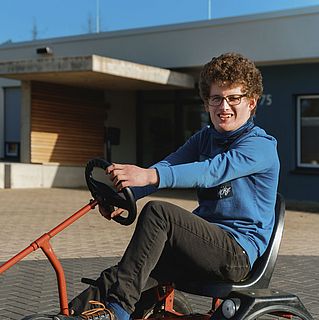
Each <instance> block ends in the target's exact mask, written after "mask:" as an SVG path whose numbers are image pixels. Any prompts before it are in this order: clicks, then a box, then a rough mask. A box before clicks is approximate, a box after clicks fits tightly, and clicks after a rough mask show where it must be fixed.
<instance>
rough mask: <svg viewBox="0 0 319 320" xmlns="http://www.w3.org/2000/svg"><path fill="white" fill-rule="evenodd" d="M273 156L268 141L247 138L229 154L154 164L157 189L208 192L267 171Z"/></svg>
mask: <svg viewBox="0 0 319 320" xmlns="http://www.w3.org/2000/svg"><path fill="white" fill-rule="evenodd" d="M275 155H276V141H275V139H274V138H271V137H263V136H249V137H247V138H245V139H244V140H242V141H240V142H238V143H237V144H236V145H234V146H233V147H232V148H231V149H230V150H228V151H226V152H223V153H221V154H218V155H216V156H215V157H214V158H209V159H207V160H204V161H200V162H198V161H196V162H191V163H186V164H173V165H170V166H163V165H160V163H159V164H156V165H155V166H154V167H155V168H156V169H157V171H158V174H159V178H160V183H159V188H211V187H215V186H217V185H220V184H222V183H224V182H227V181H231V180H233V179H236V178H240V177H243V176H247V175H251V174H254V173H258V172H263V171H267V170H268V168H269V167H271V166H272V164H273V161H274V160H275Z"/></svg>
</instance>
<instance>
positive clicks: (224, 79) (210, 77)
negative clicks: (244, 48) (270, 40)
mask: <svg viewBox="0 0 319 320" xmlns="http://www.w3.org/2000/svg"><path fill="white" fill-rule="evenodd" d="M212 83H216V84H217V85H218V86H221V87H222V86H225V85H227V86H237V85H242V91H243V92H244V93H245V94H246V95H247V97H248V98H256V99H258V98H259V97H260V96H261V95H262V93H263V84H262V76H261V72H260V71H259V70H258V69H257V68H256V66H255V64H254V63H253V62H252V61H251V60H249V59H247V58H245V57H244V56H242V55H241V54H239V53H233V52H230V53H225V54H222V55H220V56H218V57H215V58H213V59H212V60H211V61H210V62H208V63H207V64H205V65H204V67H203V69H202V71H201V73H200V77H199V94H200V97H201V98H202V100H203V101H204V103H205V105H206V103H207V100H208V98H209V94H210V89H211V85H212Z"/></svg>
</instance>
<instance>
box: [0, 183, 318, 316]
mask: <svg viewBox="0 0 319 320" xmlns="http://www.w3.org/2000/svg"><path fill="white" fill-rule="evenodd" d="M89 199H90V194H89V192H88V191H86V190H73V189H15V190H10V189H4V190H0V203H1V209H0V226H1V232H0V264H2V263H3V262H5V261H6V260H8V259H9V258H11V257H12V256H13V255H14V254H16V253H18V252H19V251H21V250H22V249H24V248H25V247H27V246H28V245H29V244H30V243H31V242H32V241H34V240H35V239H36V238H38V237H39V236H40V235H42V234H43V233H45V232H47V231H49V230H50V229H52V228H53V227H55V226H56V225H57V224H58V223H60V222H61V221H62V220H64V219H66V218H67V217H68V216H70V215H71V214H72V213H74V212H75V211H77V210H78V209H80V208H81V207H83V206H84V205H86V204H87V203H88V201H89ZM151 199H161V200H166V201H171V202H173V203H175V204H177V205H180V206H183V207H184V208H186V209H188V210H192V209H193V208H194V207H195V206H196V201H194V199H195V198H194V194H193V193H191V192H186V191H179V190H176V191H163V192H160V193H158V194H156V195H154V196H152V197H147V198H145V199H143V200H140V201H139V202H138V207H139V208H141V207H142V206H143V205H144V204H145V202H146V201H148V200H151ZM318 226H319V214H316V213H306V212H297V211H287V214H286V223H285V231H284V236H283V241H282V245H281V248H280V253H279V258H278V261H277V265H276V268H275V272H274V275H273V278H272V281H271V287H273V288H276V289H281V290H284V291H287V292H291V293H294V294H296V295H298V296H299V298H300V299H301V301H302V302H303V303H304V305H305V306H306V308H307V309H308V310H309V311H310V312H311V314H312V315H313V317H314V319H319V303H318V302H319V268H318V267H319V246H318V242H319V233H318V231H317V229H318ZM133 230H134V225H132V226H129V227H123V226H120V225H118V224H117V223H115V222H113V221H112V222H110V221H107V220H105V219H104V218H103V217H101V215H100V214H99V213H98V212H97V210H96V209H94V210H92V211H91V212H90V213H88V214H87V215H85V216H84V217H82V218H81V219H80V220H79V221H77V222H75V223H74V224H73V225H72V226H70V227H69V228H68V229H66V230H64V231H63V232H62V233H61V234H59V235H57V236H56V237H55V238H53V239H52V241H51V243H52V246H53V248H54V251H55V252H56V254H57V256H58V257H59V259H61V263H62V265H63V267H64V269H65V274H66V279H67V283H68V296H69V297H70V298H71V297H73V296H74V295H76V294H78V293H79V292H81V290H83V289H84V288H85V287H86V285H84V284H82V283H81V282H80V279H81V277H83V276H85V277H92V278H95V277H97V276H98V275H99V273H100V272H101V271H102V270H103V269H105V268H106V267H108V266H110V265H112V264H114V263H116V262H117V261H118V260H119V259H120V256H121V255H122V254H123V251H124V250H125V247H126V245H127V243H128V241H129V239H130V237H131V234H132V232H133ZM188 296H189V298H190V301H191V303H192V307H193V309H194V311H196V312H203V311H207V310H208V309H209V306H210V300H209V299H207V298H203V297H198V296H192V295H188ZM58 309H59V304H58V294H57V288H56V279H55V274H54V272H53V270H52V267H51V266H50V264H49V263H48V262H47V261H46V260H45V257H44V255H43V253H42V252H40V251H39V250H38V251H36V252H33V253H32V254H31V255H29V256H28V257H26V258H25V259H23V260H22V261H21V262H19V263H18V264H17V265H15V266H13V267H12V268H11V269H9V270H7V271H6V272H5V273H4V274H2V275H0V320H11V319H12V320H18V319H21V318H22V317H23V316H25V315H28V314H33V313H43V312H48V313H56V312H57V311H58Z"/></svg>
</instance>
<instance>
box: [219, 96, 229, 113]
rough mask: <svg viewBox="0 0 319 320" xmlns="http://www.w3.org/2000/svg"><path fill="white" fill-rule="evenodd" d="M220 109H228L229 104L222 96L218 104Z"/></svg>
mask: <svg viewBox="0 0 319 320" xmlns="http://www.w3.org/2000/svg"><path fill="white" fill-rule="evenodd" d="M219 108H220V109H222V110H228V109H229V104H228V102H227V101H226V99H225V98H224V99H223V100H222V102H221V104H220V106H219Z"/></svg>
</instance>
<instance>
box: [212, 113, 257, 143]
mask: <svg viewBox="0 0 319 320" xmlns="http://www.w3.org/2000/svg"><path fill="white" fill-rule="evenodd" d="M254 126H255V124H254V121H253V119H251V118H250V119H249V120H248V121H247V122H246V123H245V124H243V125H242V126H241V127H240V128H238V129H236V130H234V131H225V132H218V131H217V130H216V129H215V128H214V126H212V127H211V128H212V133H213V137H214V140H215V141H216V143H217V145H218V146H220V147H224V148H228V147H229V145H230V144H232V143H233V142H234V141H235V140H236V139H237V138H239V137H240V136H241V135H242V134H244V133H246V132H248V131H250V130H251V129H252V128H253V127H254Z"/></svg>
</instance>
